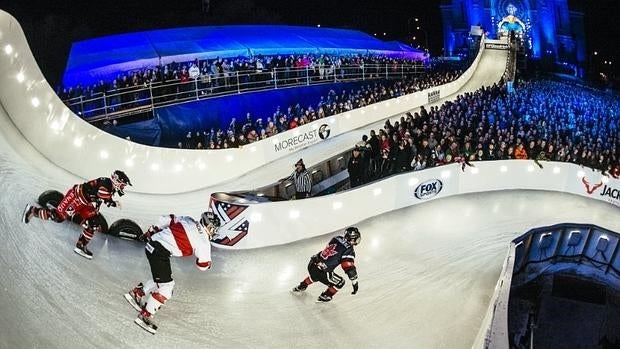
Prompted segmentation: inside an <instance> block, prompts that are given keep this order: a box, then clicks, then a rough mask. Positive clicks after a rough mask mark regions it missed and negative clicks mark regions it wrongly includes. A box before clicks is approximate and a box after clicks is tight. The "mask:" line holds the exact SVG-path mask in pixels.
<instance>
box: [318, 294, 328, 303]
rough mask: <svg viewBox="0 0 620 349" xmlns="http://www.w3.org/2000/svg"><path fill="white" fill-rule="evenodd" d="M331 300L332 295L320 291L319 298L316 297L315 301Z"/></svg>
mask: <svg viewBox="0 0 620 349" xmlns="http://www.w3.org/2000/svg"><path fill="white" fill-rule="evenodd" d="M331 300H332V296H330V295H328V294H325V293H321V295H320V296H319V298H317V300H316V301H317V303H327V302H329V301H331Z"/></svg>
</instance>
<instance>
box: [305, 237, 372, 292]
mask: <svg viewBox="0 0 620 349" xmlns="http://www.w3.org/2000/svg"><path fill="white" fill-rule="evenodd" d="M361 239H362V235H361V234H360V231H359V230H358V229H357V228H356V227H349V228H347V229H346V230H345V232H344V235H343V236H336V237H334V238H332V239H331V240H330V241H329V243H328V244H327V246H326V247H325V249H323V251H321V252H319V253H317V254H315V255H314V256H312V257H310V263H308V273H309V274H310V276H308V277H306V278H305V279H304V280H303V281H302V282H300V283H299V285H297V286H296V287H295V288H293V292H303V291H305V290H306V289H307V288H308V286H309V285H310V284H312V283H314V282H317V281H318V282H320V283H322V284H324V285H326V286H327V289H326V290H325V291H323V293H321V295H320V296H319V298H318V299H317V301H318V302H329V301H331V300H332V298H333V297H334V295H335V294H336V292H338V290H339V289H341V288H342V287H343V286H344V283H345V281H344V278H342V276H340V275H338V274H336V273H334V269H336V267H338V265H340V266H341V267H342V270H344V272H345V273H346V274H347V276H348V277H349V280H351V282H352V283H353V292H351V294H356V293H357V291H358V289H359V285H358V282H357V268H356V267H355V250H354V246H357V244H359V243H360V241H361Z"/></svg>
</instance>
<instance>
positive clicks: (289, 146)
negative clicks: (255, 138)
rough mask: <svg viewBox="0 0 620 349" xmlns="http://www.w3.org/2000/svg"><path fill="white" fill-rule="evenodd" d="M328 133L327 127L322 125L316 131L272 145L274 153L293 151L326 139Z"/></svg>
mask: <svg viewBox="0 0 620 349" xmlns="http://www.w3.org/2000/svg"><path fill="white" fill-rule="evenodd" d="M330 132H331V131H330V129H329V125H327V124H323V125H321V126H320V127H319V129H318V130H311V131H308V132H304V133H302V134H298V135H296V136H292V137H289V138H287V139H284V140H282V141H280V142H278V143H276V144H274V149H275V151H276V153H277V152H279V151H282V150H288V151H295V150H298V149H301V148H303V147H306V146H309V145H311V144H314V143H316V142H318V141H320V140H323V139H327V138H328V137H329V134H330Z"/></svg>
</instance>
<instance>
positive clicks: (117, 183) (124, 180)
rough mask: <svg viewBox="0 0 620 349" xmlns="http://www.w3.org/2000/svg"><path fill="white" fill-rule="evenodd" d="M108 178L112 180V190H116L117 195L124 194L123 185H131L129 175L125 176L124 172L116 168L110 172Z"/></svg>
mask: <svg viewBox="0 0 620 349" xmlns="http://www.w3.org/2000/svg"><path fill="white" fill-rule="evenodd" d="M110 179H111V180H112V186H113V187H114V190H116V191H117V192H118V194H119V195H123V194H125V193H124V192H123V189H125V186H127V185H131V181H130V180H129V177H127V175H126V174H125V172H123V171H121V170H116V171H114V172H112V175H111V176H110Z"/></svg>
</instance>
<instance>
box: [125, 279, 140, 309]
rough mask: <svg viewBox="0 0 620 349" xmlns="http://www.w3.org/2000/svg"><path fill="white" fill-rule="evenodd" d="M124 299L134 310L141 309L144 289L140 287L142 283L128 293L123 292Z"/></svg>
mask: <svg viewBox="0 0 620 349" xmlns="http://www.w3.org/2000/svg"><path fill="white" fill-rule="evenodd" d="M124 296H125V299H126V300H127V303H129V305H131V306H132V307H133V308H134V309H136V311H141V310H142V298H143V297H144V290H143V289H142V283H140V284H138V286H137V287H134V288H133V289H132V290H131V291H129V293H125V295H124Z"/></svg>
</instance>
